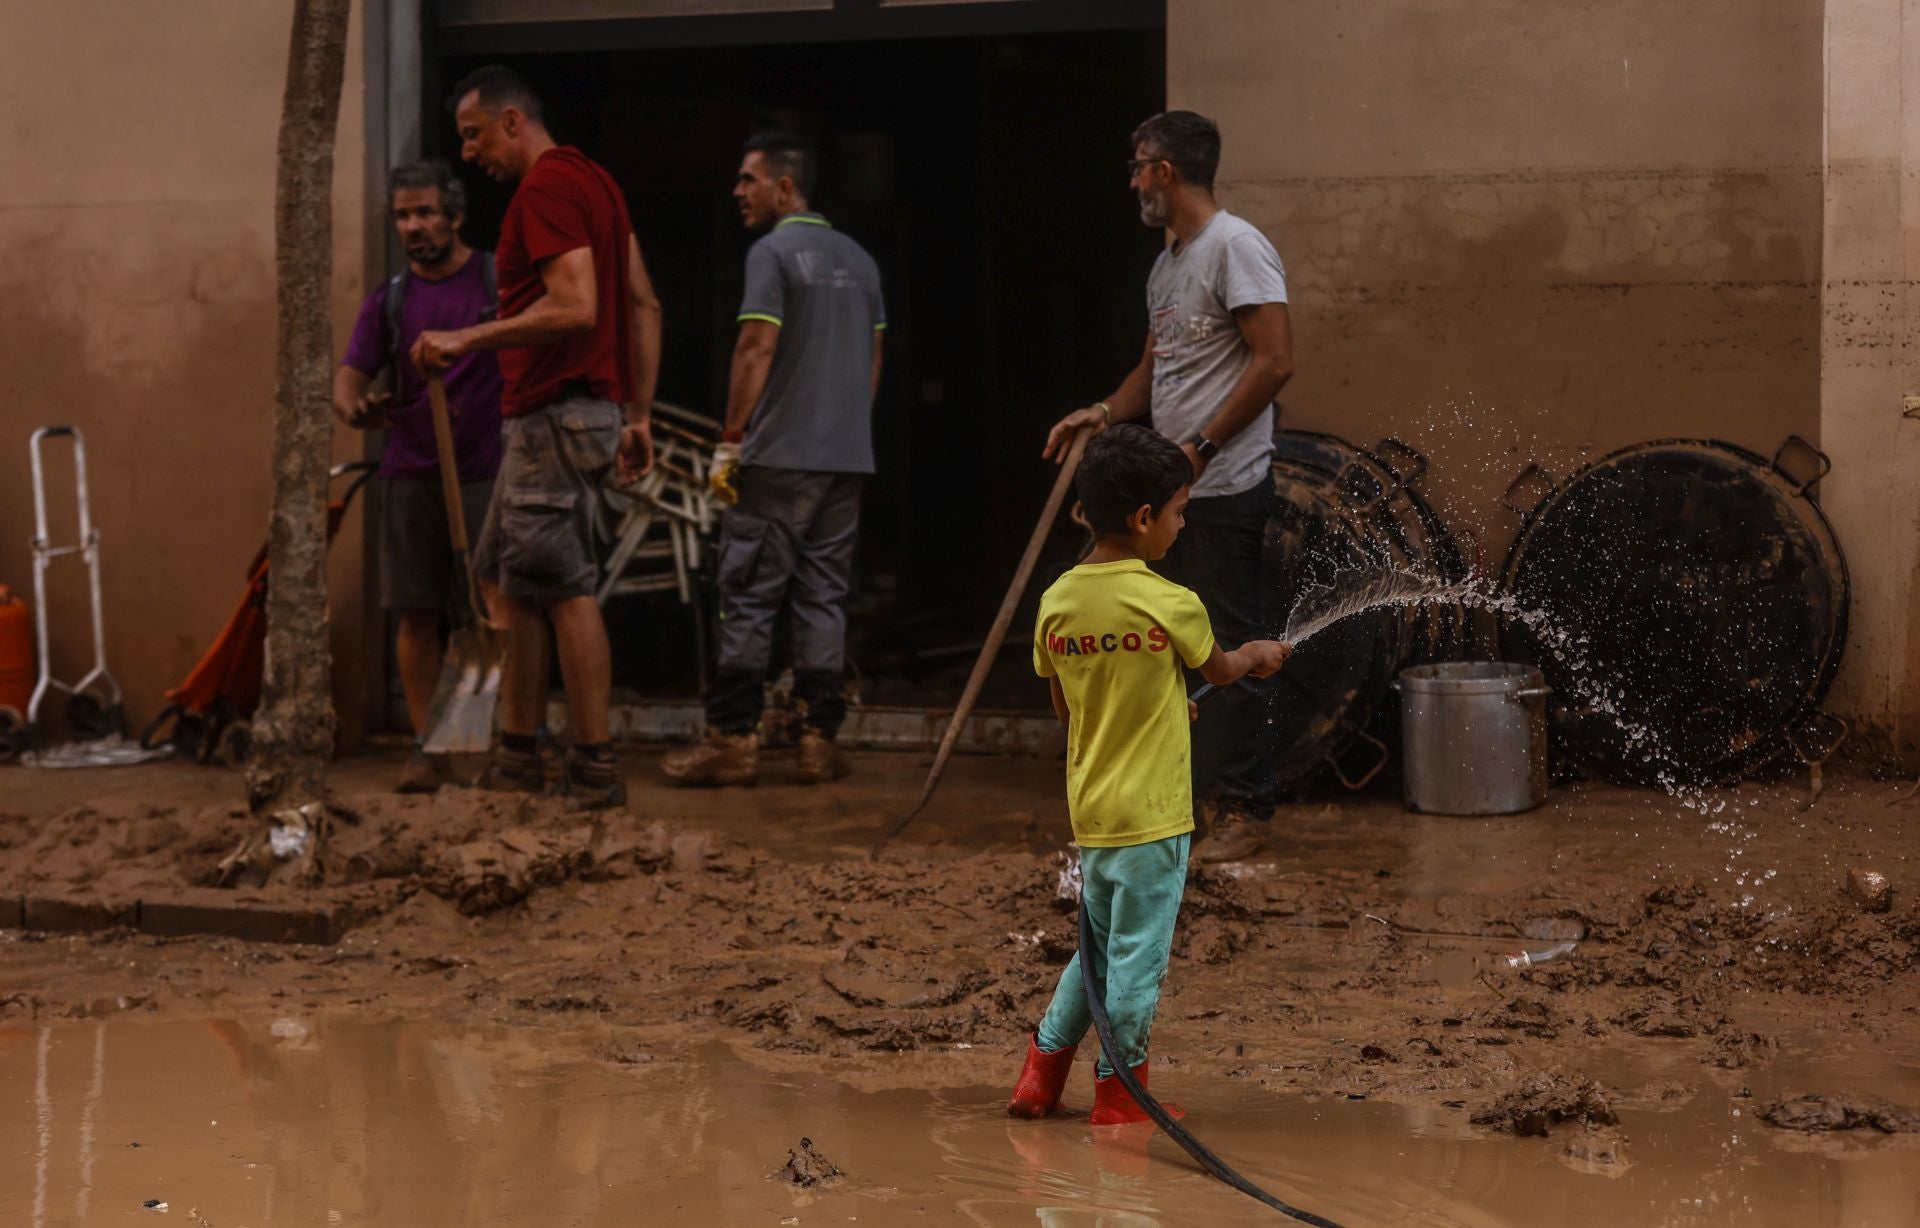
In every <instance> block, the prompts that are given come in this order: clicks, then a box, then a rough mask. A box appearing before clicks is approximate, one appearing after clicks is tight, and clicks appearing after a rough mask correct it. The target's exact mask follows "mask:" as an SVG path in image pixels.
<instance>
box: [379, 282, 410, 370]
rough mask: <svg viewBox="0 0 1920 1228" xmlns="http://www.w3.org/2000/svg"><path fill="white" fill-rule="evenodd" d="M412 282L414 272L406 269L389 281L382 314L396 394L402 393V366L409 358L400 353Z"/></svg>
mask: <svg viewBox="0 0 1920 1228" xmlns="http://www.w3.org/2000/svg"><path fill="white" fill-rule="evenodd" d="M412 280H413V274H412V271H411V270H410V269H404V268H403V269H401V270H400V271H399V272H398V273H395V274H394V275H393V276H392V277H389V278H388V279H387V297H386V302H385V304H384V308H385V309H384V310H383V311H382V312H381V320H382V322H383V323H384V324H385V326H386V338H385V340H386V343H387V379H388V380H389V381H390V382H391V383H392V385H393V391H394V392H395V393H396V394H398V393H399V391H400V364H401V363H402V362H403V361H404V360H405V359H406V357H407V356H406V355H405V354H402V353H401V352H400V308H401V307H402V306H403V305H404V304H405V303H406V301H407V285H408V283H409V282H411V281H412Z"/></svg>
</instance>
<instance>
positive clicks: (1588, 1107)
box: [1471, 1070, 1620, 1138]
mask: <svg viewBox="0 0 1920 1228" xmlns="http://www.w3.org/2000/svg"><path fill="white" fill-rule="evenodd" d="M1471 1120H1472V1122H1473V1124H1474V1125H1476V1126H1486V1127H1488V1128H1490V1129H1495V1130H1511V1131H1512V1132H1513V1133H1515V1134H1518V1135H1520V1136H1521V1137H1522V1138H1528V1137H1540V1138H1544V1137H1545V1136H1546V1135H1547V1134H1549V1133H1551V1132H1552V1129H1553V1127H1554V1126H1557V1125H1561V1124H1562V1123H1566V1122H1574V1123H1578V1124H1580V1125H1583V1126H1617V1125H1619V1124H1620V1118H1619V1117H1618V1116H1617V1115H1616V1114H1615V1113H1614V1111H1613V1100H1612V1098H1611V1097H1609V1096H1608V1095H1607V1093H1606V1092H1605V1091H1604V1090H1602V1088H1601V1087H1600V1085H1599V1084H1598V1083H1595V1082H1594V1081H1593V1080H1592V1079H1583V1078H1574V1077H1572V1076H1570V1075H1566V1074H1562V1073H1561V1072H1559V1071H1557V1070H1546V1071H1539V1072H1537V1073H1534V1074H1531V1075H1528V1076H1527V1077H1526V1078H1524V1079H1522V1080H1521V1081H1520V1084H1519V1086H1517V1087H1515V1088H1514V1089H1513V1090H1512V1091H1509V1092H1506V1093H1505V1094H1503V1095H1501V1096H1500V1097H1499V1098H1498V1099H1496V1100H1495V1101H1494V1102H1493V1103H1492V1104H1491V1105H1489V1106H1487V1107H1486V1108H1484V1109H1482V1110H1480V1111H1479V1112H1478V1113H1475V1114H1474V1115H1473V1117H1472V1119H1471Z"/></svg>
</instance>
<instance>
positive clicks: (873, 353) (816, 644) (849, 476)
mask: <svg viewBox="0 0 1920 1228" xmlns="http://www.w3.org/2000/svg"><path fill="white" fill-rule="evenodd" d="M812 177H813V155H812V153H811V151H809V150H808V149H807V148H806V147H805V145H804V144H802V143H801V141H800V139H799V138H798V137H796V136H794V135H793V134H792V133H787V132H769V133H763V134H761V135H760V136H757V137H754V138H753V139H752V140H750V141H748V142H747V148H746V153H745V157H744V158H743V159H742V161H741V164H740V177H739V179H738V181H737V182H736V183H735V185H734V190H733V195H734V198H735V199H736V200H737V201H739V202H740V212H741V216H742V219H743V220H744V221H745V222H746V224H747V226H748V228H749V229H753V230H761V229H766V230H767V234H766V235H765V236H764V237H763V238H761V239H760V240H759V241H758V242H756V243H755V244H754V245H753V248H752V250H751V251H749V252H748V253H747V285H746V292H745V294H744V296H743V297H742V299H741V303H740V314H739V324H740V337H739V341H738V342H737V344H736V345H735V347H734V353H733V370H732V378H731V381H730V383H729V386H728V392H727V415H726V422H725V429H724V431H723V432H722V434H721V441H720V446H719V447H718V449H716V451H715V453H714V465H713V475H712V476H713V483H714V487H715V490H716V492H718V494H719V495H720V497H721V499H722V500H723V501H734V502H733V506H731V507H729V508H728V509H727V511H726V513H725V514H724V515H723V516H722V518H721V522H720V551H719V558H718V560H717V562H716V565H715V578H716V580H717V581H718V584H719V588H720V605H721V610H720V653H719V656H720V661H719V669H718V670H717V671H716V673H715V676H714V679H713V683H712V685H711V686H709V687H708V689H707V696H706V709H707V736H706V739H705V740H704V741H703V742H701V743H700V744H699V745H697V746H694V747H691V748H689V749H687V750H684V751H679V752H676V753H675V754H671V755H668V756H667V757H666V758H665V759H664V760H663V761H662V764H661V766H662V768H663V770H664V771H665V772H666V775H667V778H668V779H669V780H671V781H672V782H674V783H675V784H684V785H713V784H725V785H750V784H753V783H754V782H755V781H756V780H757V779H758V777H759V767H760V746H759V736H758V734H757V733H756V728H757V726H758V725H759V723H760V711H761V708H762V695H763V690H764V687H765V684H766V677H767V669H768V666H769V663H770V662H771V660H772V654H773V626H774V620H775V619H776V618H777V617H778V616H779V614H780V611H781V609H782V608H783V607H784V608H785V609H786V610H787V611H788V613H789V614H790V615H791V621H792V627H793V686H794V697H795V698H796V699H797V700H799V702H800V704H801V706H802V708H803V709H804V713H803V716H802V722H801V732H800V747H799V774H800V779H801V780H802V781H803V782H806V783H815V782H819V781H824V780H831V779H834V778H836V777H839V776H842V775H844V774H845V773H846V767H847V764H846V759H845V758H844V756H842V755H841V754H840V753H839V752H838V751H837V750H836V749H835V747H834V745H833V739H834V735H835V734H836V733H838V732H839V729H840V723H841V721H842V720H843V719H844V718H845V716H846V701H845V699H844V697H843V691H842V687H843V682H844V675H845V672H846V639H847V618H846V600H847V590H848V586H849V584H850V583H851V580H852V572H853V553H854V543H855V541H856V540H857V538H858V536H859V532H860V487H861V485H862V483H863V482H864V481H865V478H866V475H867V474H870V473H872V472H873V425H872V417H873V399H874V397H875V395H877V394H878V392H879V389H880V351H881V344H880V342H881V337H882V335H883V330H884V329H885V328H886V327H887V317H886V308H885V305H884V304H883V303H882V301H881V296H880V270H879V268H878V267H877V266H876V265H875V264H874V262H873V257H871V256H869V255H867V253H866V252H865V251H864V250H862V249H861V247H860V245H859V244H858V243H855V242H854V241H853V240H852V239H849V238H847V237H846V236H845V235H843V234H841V233H840V232H839V231H837V230H835V229H834V228H833V226H832V225H831V224H830V223H829V222H828V221H827V219H826V218H824V217H822V216H820V215H819V214H818V213H815V212H813V211H812V210H811V209H809V208H808V207H807V196H808V194H809V192H811V191H812V182H811V180H812Z"/></svg>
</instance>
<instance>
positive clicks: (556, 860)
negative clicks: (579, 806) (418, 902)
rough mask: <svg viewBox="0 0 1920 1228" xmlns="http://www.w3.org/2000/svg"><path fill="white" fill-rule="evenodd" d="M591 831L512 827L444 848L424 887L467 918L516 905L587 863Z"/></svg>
mask: <svg viewBox="0 0 1920 1228" xmlns="http://www.w3.org/2000/svg"><path fill="white" fill-rule="evenodd" d="M591 836H592V832H591V829H589V828H586V827H578V828H575V829H573V830H572V831H569V832H560V833H555V832H538V831H531V830H529V829H527V828H524V827H516V828H514V829H512V830H511V831H506V832H502V833H501V834H500V835H498V836H488V837H485V838H483V839H479V840H472V841H469V842H468V843H466V844H459V845H455V846H454V847H453V848H450V849H446V850H444V851H443V852H442V853H441V854H440V856H439V857H438V858H436V859H435V860H434V863H433V865H432V867H431V868H430V869H429V870H428V872H427V889H428V890H429V891H431V892H433V893H434V894H435V895H437V896H439V897H441V898H442V899H445V900H449V901H451V902H452V903H453V906H454V907H455V908H458V909H459V910H460V911H461V913H463V914H464V915H466V916H469V917H477V916H482V915H484V914H486V913H490V912H496V911H498V910H499V909H502V908H505V907H507V906H508V905H510V904H517V903H519V902H520V901H521V900H524V899H526V898H527V896H529V895H531V894H532V893H533V892H534V891H535V890H536V889H538V888H540V887H548V886H552V885H553V884H555V883H559V882H564V881H565V880H566V879H568V878H570V877H572V876H573V875H574V874H575V873H576V872H578V871H579V870H580V869H582V868H583V867H584V866H585V865H586V863H587V857H588V853H587V846H588V841H589V840H590V839H591Z"/></svg>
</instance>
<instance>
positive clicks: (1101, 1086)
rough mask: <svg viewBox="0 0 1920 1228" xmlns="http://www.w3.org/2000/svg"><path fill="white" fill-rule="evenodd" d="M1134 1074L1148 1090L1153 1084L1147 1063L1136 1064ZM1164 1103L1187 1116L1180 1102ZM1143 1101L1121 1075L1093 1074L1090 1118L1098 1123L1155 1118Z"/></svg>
mask: <svg viewBox="0 0 1920 1228" xmlns="http://www.w3.org/2000/svg"><path fill="white" fill-rule="evenodd" d="M1133 1077H1134V1078H1136V1079H1138V1080H1140V1086H1141V1087H1143V1088H1145V1089H1146V1090H1148V1091H1152V1090H1153V1087H1152V1085H1151V1084H1149V1083H1148V1082H1147V1064H1146V1063H1145V1062H1142V1063H1140V1064H1139V1065H1138V1066H1135V1067H1134V1068H1133ZM1160 1107H1161V1108H1163V1109H1165V1110H1166V1111H1167V1112H1168V1113H1170V1114H1172V1115H1173V1116H1175V1117H1185V1116H1186V1115H1187V1111H1186V1110H1185V1109H1183V1108H1181V1107H1180V1106H1179V1105H1177V1104H1168V1103H1167V1102H1166V1101H1164V1100H1163V1101H1161V1102H1160ZM1152 1120H1153V1118H1151V1117H1148V1116H1147V1111H1146V1110H1145V1109H1143V1108H1141V1107H1140V1102H1139V1101H1138V1100H1135V1099H1134V1098H1133V1095H1132V1093H1130V1092H1129V1091H1127V1089H1126V1086H1125V1085H1124V1084H1122V1083H1121V1082H1120V1076H1119V1075H1117V1074H1115V1075H1108V1076H1107V1077H1106V1078H1104V1079H1103V1078H1101V1077H1100V1076H1099V1074H1097V1073H1096V1074H1095V1075H1094V1076H1093V1115H1092V1116H1091V1117H1090V1118H1088V1121H1089V1122H1090V1123H1091V1124H1093V1125H1096V1126H1124V1125H1128V1124H1130V1123H1132V1122H1136V1121H1152Z"/></svg>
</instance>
